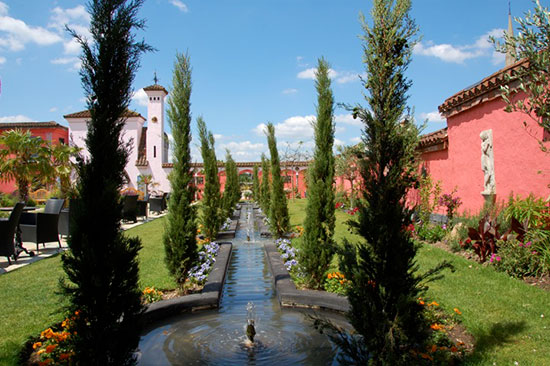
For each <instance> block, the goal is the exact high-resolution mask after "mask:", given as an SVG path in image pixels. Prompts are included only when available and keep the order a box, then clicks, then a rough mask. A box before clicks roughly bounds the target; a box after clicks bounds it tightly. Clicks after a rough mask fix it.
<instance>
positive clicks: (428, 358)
mask: <svg viewBox="0 0 550 366" xmlns="http://www.w3.org/2000/svg"><path fill="white" fill-rule="evenodd" d="M420 357H422V358H424V359H426V360H430V361H433V360H434V359H433V358H432V356H430V355H429V354H427V353H420Z"/></svg>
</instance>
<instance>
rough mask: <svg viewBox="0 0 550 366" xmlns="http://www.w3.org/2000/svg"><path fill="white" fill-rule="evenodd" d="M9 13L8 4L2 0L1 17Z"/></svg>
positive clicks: (0, 3) (0, 4) (0, 6)
mask: <svg viewBox="0 0 550 366" xmlns="http://www.w3.org/2000/svg"><path fill="white" fill-rule="evenodd" d="M4 15H8V5H7V4H6V3H3V2H2V1H0V17H3V16H4Z"/></svg>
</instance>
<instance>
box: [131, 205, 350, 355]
mask: <svg viewBox="0 0 550 366" xmlns="http://www.w3.org/2000/svg"><path fill="white" fill-rule="evenodd" d="M252 223H253V210H252V207H251V206H247V205H245V206H243V208H242V210H241V216H240V223H239V224H240V225H239V230H237V233H236V236H235V239H233V240H232V242H233V253H232V256H231V261H230V264H229V268H228V272H227V276H226V280H225V285H224V288H223V295H222V300H221V305H220V308H219V309H216V310H208V311H202V312H200V311H199V312H197V313H191V314H183V315H180V316H178V317H174V318H170V319H167V320H165V321H163V322H159V323H156V324H154V325H153V326H150V327H149V328H148V329H146V330H145V332H144V333H143V334H142V337H141V340H140V344H139V350H140V352H139V353H140V354H141V357H140V360H139V365H337V364H338V363H337V362H336V360H335V359H336V353H337V350H336V348H335V347H334V345H333V344H331V342H330V341H329V340H328V338H327V337H326V336H325V335H322V334H319V333H318V332H317V331H316V330H315V329H313V327H312V326H311V322H310V320H309V319H307V318H306V316H305V314H306V313H307V311H305V310H294V309H286V308H285V309H282V308H281V307H280V306H279V303H278V301H277V298H276V296H275V289H274V287H273V282H272V276H271V273H270V270H269V265H268V263H267V260H266V258H265V254H264V249H263V243H262V241H263V240H272V239H262V238H260V235H259V234H258V233H257V232H255V231H254V226H253V224H252ZM247 236H249V237H250V240H251V241H247V239H248V238H247ZM250 302H253V304H254V306H255V327H256V332H257V334H256V337H255V342H254V344H253V345H250V344H247V339H246V334H245V327H246V323H247V304H249V303H250ZM323 316H324V317H331V318H332V319H334V320H335V321H337V322H341V321H343V318H342V317H339V316H335V315H334V314H326V313H323Z"/></svg>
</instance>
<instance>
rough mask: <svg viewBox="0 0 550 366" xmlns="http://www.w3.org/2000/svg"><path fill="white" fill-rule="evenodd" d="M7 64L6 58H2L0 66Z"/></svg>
mask: <svg viewBox="0 0 550 366" xmlns="http://www.w3.org/2000/svg"><path fill="white" fill-rule="evenodd" d="M5 63H6V58H5V57H2V56H0V65H2V64H5Z"/></svg>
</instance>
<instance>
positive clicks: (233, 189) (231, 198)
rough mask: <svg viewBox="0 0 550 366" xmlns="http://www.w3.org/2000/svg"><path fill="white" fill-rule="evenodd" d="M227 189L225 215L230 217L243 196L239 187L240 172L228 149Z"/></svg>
mask: <svg viewBox="0 0 550 366" xmlns="http://www.w3.org/2000/svg"><path fill="white" fill-rule="evenodd" d="M225 177H226V181H225V191H224V193H223V211H224V216H225V217H230V216H231V214H232V213H233V208H234V207H235V205H236V204H237V203H238V202H239V199H240V198H241V189H240V187H239V173H238V170H237V164H236V163H235V160H233V157H232V156H231V153H230V152H229V150H226V155H225Z"/></svg>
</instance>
